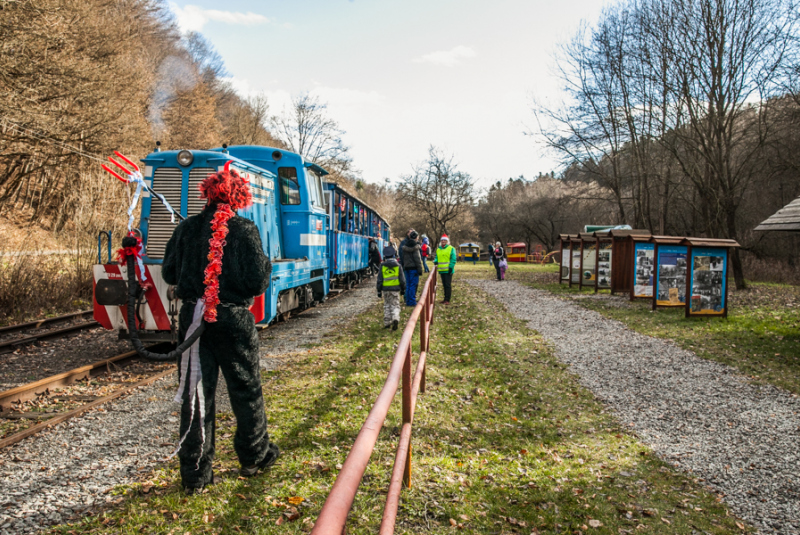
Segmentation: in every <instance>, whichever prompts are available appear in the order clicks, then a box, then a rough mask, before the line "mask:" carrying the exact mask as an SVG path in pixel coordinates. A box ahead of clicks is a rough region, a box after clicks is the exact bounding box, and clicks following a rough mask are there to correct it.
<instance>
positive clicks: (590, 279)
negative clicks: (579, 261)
mask: <svg viewBox="0 0 800 535" xmlns="http://www.w3.org/2000/svg"><path fill="white" fill-rule="evenodd" d="M595 252H596V245H595V244H594V243H592V244H588V243H587V244H586V245H584V246H583V272H582V275H581V278H582V279H583V285H584V286H594V280H595V277H594V265H595V263H596V261H597V255H596V254H595Z"/></svg>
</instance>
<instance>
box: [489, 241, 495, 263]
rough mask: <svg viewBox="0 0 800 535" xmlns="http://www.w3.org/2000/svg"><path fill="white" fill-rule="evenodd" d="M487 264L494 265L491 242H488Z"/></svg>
mask: <svg viewBox="0 0 800 535" xmlns="http://www.w3.org/2000/svg"><path fill="white" fill-rule="evenodd" d="M489 265H490V266H493V265H494V247H493V246H492V244H491V243H490V244H489Z"/></svg>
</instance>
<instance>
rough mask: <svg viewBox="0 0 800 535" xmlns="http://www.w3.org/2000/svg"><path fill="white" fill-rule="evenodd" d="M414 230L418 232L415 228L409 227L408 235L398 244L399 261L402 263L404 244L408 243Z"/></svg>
mask: <svg viewBox="0 0 800 535" xmlns="http://www.w3.org/2000/svg"><path fill="white" fill-rule="evenodd" d="M412 232H416V231H415V230H414V229H413V228H411V229H408V232H407V233H406V237H405V238H403V239H402V240H400V245H397V261H398V262H400V265H401V266H402V265H403V246H405V245H407V244H408V241H409V239H410V238H409V236H411V233H412Z"/></svg>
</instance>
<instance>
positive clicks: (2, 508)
mask: <svg viewBox="0 0 800 535" xmlns="http://www.w3.org/2000/svg"><path fill="white" fill-rule="evenodd" d="M372 284H373V283H372V282H371V281H367V282H366V283H364V284H362V286H361V287H359V288H356V289H354V290H352V291H349V292H346V293H345V294H343V295H341V296H340V297H337V298H335V299H333V300H331V301H329V302H327V303H324V304H322V305H320V306H318V307H317V308H314V309H311V310H309V311H307V312H305V313H304V314H302V315H300V316H297V317H296V318H292V319H290V320H289V321H287V322H285V323H280V324H278V325H276V326H273V327H270V328H269V329H266V330H265V331H263V332H262V333H261V334H260V338H261V354H262V367H263V368H264V369H271V368H274V367H276V366H277V365H279V363H280V359H279V358H276V357H279V356H280V355H283V354H287V353H292V352H295V351H300V350H303V349H304V347H305V346H307V344H311V343H315V342H319V341H320V340H321V339H322V337H323V336H324V335H325V334H327V333H329V332H331V331H333V330H334V329H336V328H338V327H340V326H342V325H344V324H346V323H348V322H350V321H352V319H353V318H355V317H356V316H357V315H358V314H360V313H361V312H363V311H364V310H366V308H367V307H369V306H370V305H372V304H374V303H375V291H374V288H373V286H372ZM220 383H221V384H220V387H219V388H218V392H217V394H218V404H217V407H218V409H217V410H218V411H225V410H229V403H228V400H227V395H226V394H225V390H224V384H222V377H221V376H220ZM176 389H177V374H175V375H174V376H171V377H170V378H169V379H163V380H160V381H158V382H156V383H154V384H153V385H150V386H148V387H144V388H141V389H139V390H138V391H137V392H136V393H134V394H132V395H130V396H127V397H125V398H124V399H121V400H117V401H114V402H111V403H108V404H106V405H104V406H103V407H102V408H101V409H100V410H94V411H91V412H88V413H86V414H85V415H83V416H82V417H79V418H75V419H72V420H70V421H69V422H66V423H64V424H61V425H57V426H54V427H53V429H51V430H49V431H47V432H44V433H41V434H39V435H34V436H32V437H30V438H27V439H25V440H23V441H22V442H20V443H18V444H16V445H14V446H11V447H9V448H5V449H3V450H0V535H16V534H20V533H35V532H37V531H40V530H42V529H44V528H46V527H47V526H49V525H53V524H59V523H63V522H66V521H68V520H69V519H70V518H75V517H76V516H77V515H80V514H82V513H85V512H86V511H90V510H93V509H95V508H97V507H99V506H105V505H107V504H108V503H113V500H114V499H116V498H112V497H111V496H110V495H109V494H108V493H107V491H108V490H109V489H111V488H113V487H114V486H116V485H121V484H126V483H132V482H135V481H140V480H142V479H145V478H147V477H148V475H149V474H150V473H152V471H153V470H154V469H157V468H158V467H159V465H161V464H163V463H164V461H165V458H166V456H167V455H169V454H170V453H171V452H172V449H173V448H174V445H173V443H174V442H175V441H176V439H177V432H178V410H179V408H180V407H179V405H178V404H176V403H173V402H172V398H173V397H174V395H175V390H176ZM267 417H269V414H268V415H267ZM270 425H272V422H270Z"/></svg>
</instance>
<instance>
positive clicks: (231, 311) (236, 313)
mask: <svg viewBox="0 0 800 535" xmlns="http://www.w3.org/2000/svg"><path fill="white" fill-rule="evenodd" d="M215 210H216V205H215V204H211V205H209V206H207V207H206V208H205V209H204V210H203V211H202V212H201V213H200V214H197V215H194V216H192V217H189V218H187V219H186V220H185V221H183V222H182V223H181V224H180V225H178V227H177V228H176V229H175V232H174V234H173V235H172V237H171V238H170V240H169V242H168V243H167V247H166V251H165V253H164V263H163V267H162V271H161V274H162V276H163V278H164V281H165V282H167V283H168V284H173V285H176V286H177V295H178V297H180V298H181V299H182V301H183V306H182V307H181V311H180V339H181V340H183V339H184V337H185V335H186V330H187V329H188V327H189V325H190V324H191V323H192V314H193V311H194V307H195V303H196V302H197V300H198V299H199V298H201V297H202V296H203V293H204V291H205V285H204V283H203V279H204V270H205V268H206V266H207V265H208V259H207V256H208V251H209V240H210V239H211V222H212V219H213V217H214V212H215ZM228 229H229V233H228V236H227V238H226V241H227V243H226V245H225V247H224V255H223V259H222V274H221V275H220V276H219V300H220V304H219V305H218V307H217V314H218V315H217V321H216V322H214V323H208V324H207V325H206V330H205V332H204V333H203V335H202V336H201V337H200V364H201V370H202V373H203V383H202V388H203V395H204V397H205V414H204V415H200V414H198V413H199V411H198V406H199V404H198V403H197V402H196V401H195V404H196V405H195V418H194V420H191V404H190V402H189V397H188V394H187V393H186V392H184V395H183V405H182V406H181V425H180V436H183V434H184V432H185V431H186V428H187V426H188V425H189V422H190V421H191V422H192V423H191V426H192V429H191V431H190V433H189V434H188V436H187V437H186V440H185V441H184V442H183V445H182V446H181V449H180V452H179V453H178V457H179V458H180V463H181V479H182V481H183V486H184V487H187V488H200V487H204V486H206V485H209V484H211V483H212V482H213V473H212V469H211V463H212V461H213V459H214V438H215V437H214V431H215V428H216V421H215V420H216V419H215V415H216V407H215V403H214V400H215V394H216V389H217V379H218V377H219V370H222V375H223V376H224V377H225V382H226V383H227V386H228V394H229V395H230V400H231V407H232V409H233V413H234V415H235V416H236V423H237V428H236V435H235V437H234V441H233V445H234V448H235V450H236V454H237V455H238V457H239V462H240V463H241V464H242V466H243V467H249V466H253V465H262V466H263V465H266V464H269V463H270V462H271V461H273V460H274V458H275V457H277V455H278V447H277V446H275V445H274V444H271V443H270V441H269V435H268V434H267V417H266V414H265V412H264V398H263V395H262V391H261V373H260V361H259V343H258V334H257V332H256V328H255V321H254V319H253V315H252V314H251V313H250V311H249V310H248V308H249V307H250V306H251V305H252V304H253V296H256V295H260V294H262V293H264V291H265V290H266V289H267V286H268V285H269V280H270V278H269V277H270V273H271V272H272V266H271V265H270V261H269V258H267V256H266V255H265V254H264V252H263V250H262V248H261V238H260V237H259V234H258V229H257V228H256V226H255V224H254V223H253V222H252V221H249V220H247V219H244V218H242V217H239V216H234V217H232V218H231V219H230V220H229V221H228ZM181 358H189V353H188V351H187V352H186V353H185V354H183V355H182V356H181ZM179 369H180V366H179ZM200 416H202V417H203V421H204V422H205V443H204V445H203V447H202V451H201V447H200V443H201V435H200V421H201V420H200Z"/></svg>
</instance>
